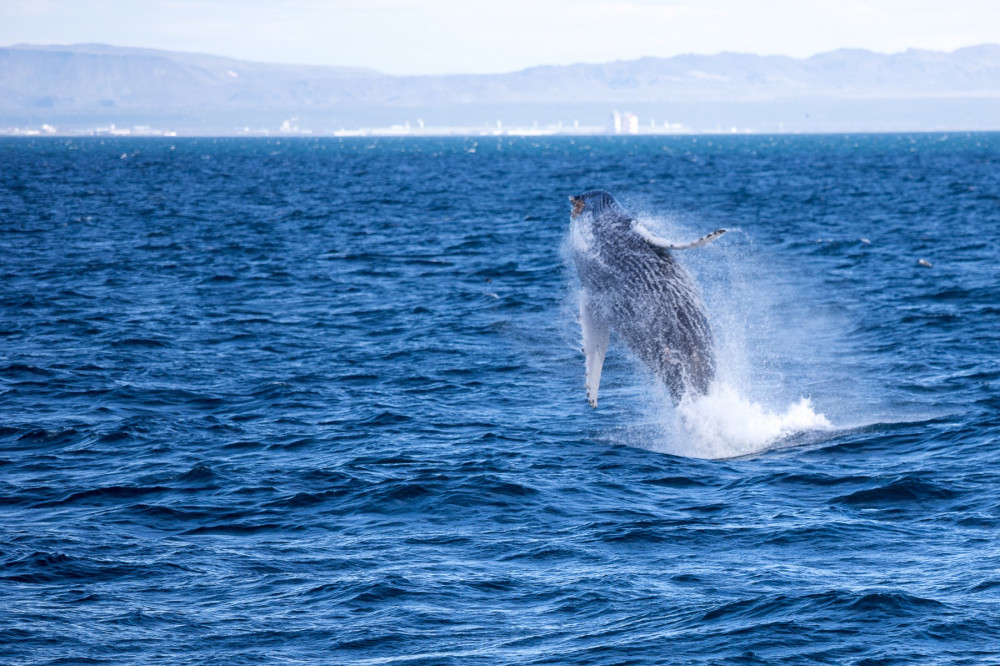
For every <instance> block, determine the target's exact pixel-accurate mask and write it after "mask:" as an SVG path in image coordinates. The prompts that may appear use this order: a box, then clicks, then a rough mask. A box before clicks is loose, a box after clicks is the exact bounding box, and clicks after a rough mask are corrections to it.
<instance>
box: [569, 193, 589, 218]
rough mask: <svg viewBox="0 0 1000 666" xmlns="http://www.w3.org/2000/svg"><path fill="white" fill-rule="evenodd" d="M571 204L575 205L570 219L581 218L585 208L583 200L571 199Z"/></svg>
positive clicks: (578, 198)
mask: <svg viewBox="0 0 1000 666" xmlns="http://www.w3.org/2000/svg"><path fill="white" fill-rule="evenodd" d="M569 202H570V203H571V204H573V210H572V211H570V214H569V219H571V220H575V219H576V218H578V217H580V213H582V212H583V207H584V205H585V204H584V203H583V199H581V198H580V197H570V198H569Z"/></svg>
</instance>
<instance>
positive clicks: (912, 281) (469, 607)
mask: <svg viewBox="0 0 1000 666" xmlns="http://www.w3.org/2000/svg"><path fill="white" fill-rule="evenodd" d="M0 170H2V173H0V177H2V180H0V274H2V290H0V506H2V513H0V516H2V519H0V661H2V662H3V663H9V664H56V663H74V664H75V663H171V664H201V663H291V662H295V663H301V662H310V663H361V664H366V663H367V664H385V663H392V664H496V663H508V664H541V663H579V664H625V663H636V664H638V663H711V664H726V663H733V664H736V663H745V664H750V663H777V662H790V663H836V664H841V663H858V664H897V663H918V664H928V663H947V664H979V663H1000V542H998V530H1000V490H998V488H1000V472H998V469H997V467H998V463H1000V436H998V429H1000V354H998V352H1000V290H998V281H1000V280H998V279H1000V249H998V241H1000V231H998V229H1000V178H998V174H1000V135H998V134H972V135H966V134H925V135H864V136H862V135H849V136H775V137H766V136H724V137H712V136H697V137H647V138H644V137H637V138H613V137H604V138H601V137H587V138H575V139H571V138H548V137H541V138H510V137H497V138H492V137H488V138H478V139H471V138H468V139H466V138H461V139H460V138H454V139H377V140H376V139H349V140H337V139H316V140H306V139H301V140H299V139H296V140H286V139H282V140H277V139H255V140H242V139H215V140H213V139H169V140H168V139H150V140H140V139H133V138H121V139H104V140H101V139H55V138H47V139H8V140H3V141H0ZM594 188H601V189H606V190H609V191H611V192H612V193H614V194H615V195H616V196H617V197H618V198H619V200H621V201H622V202H623V204H624V205H626V206H627V207H628V208H629V209H630V210H632V211H634V212H635V213H636V214H637V215H638V216H639V217H640V218H641V219H642V220H643V221H644V222H645V223H646V224H648V225H649V226H650V227H652V228H654V229H657V230H658V232H659V233H661V234H662V235H664V236H666V237H670V238H675V239H678V240H690V239H692V238H695V237H698V236H700V235H702V234H704V233H705V232H707V231H711V230H713V229H716V228H719V227H726V228H729V229H731V231H730V232H729V233H727V234H726V235H725V236H724V237H723V238H721V239H720V240H718V241H716V242H715V243H713V244H712V245H710V246H708V247H704V248H699V249H695V250H688V251H684V252H678V253H677V256H678V258H679V260H681V261H682V262H683V263H684V264H685V265H686V266H687V267H688V269H689V270H690V271H691V272H692V273H693V275H694V276H695V278H696V280H697V282H698V284H699V285H700V287H701V290H702V294H703V296H704V299H705V301H706V307H707V310H708V313H709V318H710V320H711V322H712V326H713V330H714V333H715V337H716V340H717V343H718V350H719V359H720V377H719V383H718V388H717V391H715V392H713V394H712V395H710V396H709V397H708V398H706V399H704V400H702V401H700V402H698V404H688V405H682V406H681V408H678V409H675V408H674V407H673V406H672V405H671V403H670V400H669V398H668V397H667V396H666V395H665V391H664V390H663V389H662V387H659V386H657V385H656V381H655V380H654V379H653V377H652V375H651V374H649V373H648V371H646V370H645V369H644V368H642V367H640V366H639V365H637V363H636V362H635V361H634V360H633V359H631V358H630V357H629V355H628V353H627V351H626V350H625V349H623V348H622V347H620V346H617V345H616V344H615V343H614V341H612V348H611V350H610V352H609V355H608V361H607V363H606V365H605V370H604V378H603V382H602V388H601V402H600V406H599V408H598V409H596V410H592V409H590V407H589V406H588V404H587V400H586V396H585V394H584V390H583V356H582V354H581V353H580V349H579V331H578V325H577V322H576V315H575V311H576V289H575V282H574V277H573V274H572V270H571V268H570V267H569V264H568V262H567V251H566V242H567V241H566V238H567V231H568V223H569V215H568V214H569V204H568V201H567V197H568V196H569V195H571V194H578V193H580V192H583V191H585V190H589V189H594ZM921 262H923V263H921Z"/></svg>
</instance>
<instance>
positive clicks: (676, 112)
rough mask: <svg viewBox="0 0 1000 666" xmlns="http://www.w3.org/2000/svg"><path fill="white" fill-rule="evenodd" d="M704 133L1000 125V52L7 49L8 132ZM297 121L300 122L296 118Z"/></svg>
mask: <svg viewBox="0 0 1000 666" xmlns="http://www.w3.org/2000/svg"><path fill="white" fill-rule="evenodd" d="M614 110H618V111H622V112H631V113H634V114H636V115H637V116H638V117H639V122H640V127H643V128H645V127H646V126H647V125H648V124H649V122H650V121H652V123H653V124H655V125H657V126H662V124H663V123H664V121H668V122H670V123H674V124H680V125H683V126H684V127H686V128H690V129H692V130H695V131H706V130H712V129H723V130H728V129H730V128H731V127H736V128H739V129H750V130H756V131H771V132H773V131H778V130H784V131H852V130H855V131H856V130H872V131H883V130H887V131H891V130H900V131H908V130H935V129H951V130H962V129H968V130H980V129H1000V46H998V45H983V46H975V47H969V48H963V49H959V50H957V51H954V52H951V53H942V52H936V51H921V50H910V51H906V52H904V53H897V54H889V55H886V54H878V53H872V52H870V51H864V50H855V49H850V50H848V49H844V50H839V51H833V52H830V53H823V54H820V55H816V56H813V57H810V58H804V59H796V58H790V57H785V56H756V55H746V54H738V53H721V54H718V55H708V56H704V55H683V56H676V57H673V58H642V59H640V60H632V61H619V62H613V63H606V64H578V65H569V66H545V67H532V68H529V69H525V70H522V71H519V72H512V73H509V74H491V75H476V74H463V75H449V76H390V75H386V74H381V73H379V72H376V71H373V70H366V69H352V68H340V67H310V66H295V65H274V64H262V63H253V62H245V61H240V60H233V59H229V58H221V57H217V56H210V55H200V54H191V53H177V52H170V51H157V50H150V49H134V48H121V47H114V46H105V45H96V44H82V45H74V46H34V45H26V44H21V45H17V46H12V47H8V48H0V126H5V125H6V126H8V127H14V126H37V125H41V124H42V123H48V124H50V125H53V126H56V127H58V128H60V129H63V128H85V127H87V126H92V125H97V124H109V123H117V124H118V125H119V126H129V125H135V124H142V125H150V126H157V127H170V128H174V129H178V130H179V131H181V132H188V133H220V134H231V133H238V132H240V131H243V130H244V128H246V127H251V128H265V129H271V130H275V131H276V130H277V129H278V128H279V127H280V126H281V125H282V123H283V122H284V121H286V120H287V121H290V122H289V123H288V124H286V125H285V127H286V129H288V128H290V127H296V126H297V127H302V128H304V127H307V126H308V127H310V128H313V129H314V130H315V131H316V132H319V133H325V132H330V131H333V130H335V129H339V128H348V129H351V128H357V127H363V126H369V127H371V126H378V125H383V124H390V123H404V122H410V123H413V124H414V126H416V123H417V121H418V119H420V120H422V121H423V122H424V123H425V124H426V126H464V127H469V128H475V127H486V126H487V125H488V126H490V127H496V123H497V121H498V120H499V121H502V123H503V126H510V125H516V124H522V125H529V126H534V125H536V124H538V125H539V126H545V125H548V124H550V123H556V122H562V123H565V124H566V126H571V125H570V124H571V123H573V122H574V121H576V122H578V123H580V124H582V125H585V126H593V127H605V126H608V125H609V119H610V117H611V112H612V111H614ZM292 123H294V125H293V124H292Z"/></svg>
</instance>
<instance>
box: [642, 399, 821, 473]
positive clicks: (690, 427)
mask: <svg viewBox="0 0 1000 666" xmlns="http://www.w3.org/2000/svg"><path fill="white" fill-rule="evenodd" d="M668 413H669V412H668ZM671 416H672V418H670V417H668V422H666V423H664V424H663V425H664V426H665V429H666V430H667V433H666V434H667V437H666V441H665V442H664V444H663V445H662V446H657V447H656V448H658V449H662V450H664V451H665V452H668V453H673V454H675V455H684V456H688V457H693V458H733V457H736V456H744V455H749V454H753V453H758V452H761V451H765V450H768V449H771V448H776V447H779V446H781V443H782V441H783V440H786V439H787V438H788V437H790V436H791V435H796V434H799V433H802V432H807V431H811V430H827V429H831V428H832V427H833V426H832V424H831V423H830V421H829V420H828V419H827V418H826V416H824V415H823V414H821V413H818V412H816V411H815V409H814V408H813V405H812V401H811V400H810V399H809V398H800V399H799V400H798V401H797V402H794V403H792V404H790V405H788V407H786V408H785V409H784V411H780V410H779V411H771V410H770V409H768V408H766V407H764V406H763V405H761V404H760V403H758V402H754V401H753V400H750V399H748V398H746V397H744V396H742V395H740V393H739V392H738V391H737V390H736V389H735V388H733V387H732V386H730V385H728V384H726V383H723V382H717V383H716V384H715V385H714V386H713V387H712V390H711V391H710V392H709V393H708V395H705V396H699V397H697V398H688V399H685V400H684V401H683V402H681V404H680V405H678V406H677V408H676V409H675V410H672V414H671Z"/></svg>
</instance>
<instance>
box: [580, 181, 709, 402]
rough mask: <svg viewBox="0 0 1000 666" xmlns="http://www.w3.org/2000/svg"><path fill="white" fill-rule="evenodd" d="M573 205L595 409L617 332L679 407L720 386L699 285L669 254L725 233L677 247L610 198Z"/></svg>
mask: <svg viewBox="0 0 1000 666" xmlns="http://www.w3.org/2000/svg"><path fill="white" fill-rule="evenodd" d="M569 199H570V203H571V204H572V207H573V208H572V211H571V213H570V245H571V250H572V256H573V264H574V266H575V267H576V272H577V275H578V276H579V278H580V286H581V292H580V327H581V328H582V331H583V352H584V355H585V357H586V363H585V365H586V388H587V400H588V401H589V402H590V406H591V407H597V389H598V387H599V386H600V383H601V368H602V366H603V365H604V356H605V354H606V353H607V351H608V342H609V340H610V331H611V330H614V331H615V333H616V334H617V336H618V338H619V339H620V340H621V341H622V342H623V343H624V344H625V345H626V346H627V347H628V348H629V349H630V350H631V351H632V352H633V353H634V354H635V355H636V356H638V357H639V359H640V360H641V361H642V362H643V363H645V364H646V365H647V366H649V368H650V369H651V370H652V371H653V372H654V373H655V374H656V375H657V376H658V377H659V378H660V379H661V380H662V381H663V383H664V384H666V386H667V388H668V389H669V391H670V396H671V398H672V399H673V401H674V404H677V403H679V402H680V401H681V399H682V398H683V397H684V396H685V395H687V394H688V393H692V394H697V395H704V394H705V393H707V392H708V388H709V385H710V384H711V383H712V380H713V379H714V378H715V352H714V350H713V345H712V332H711V330H710V329H709V326H708V320H707V318H706V316H705V308H704V305H703V304H702V301H701V298H700V297H699V295H698V291H697V289H696V287H695V284H694V281H693V280H692V279H691V276H690V274H689V273H688V272H687V271H686V270H684V268H683V267H682V266H681V265H680V264H678V263H677V261H676V260H675V259H674V257H673V256H672V255H671V252H670V251H671V250H686V249H689V248H693V247H698V246H700V245H704V244H706V243H710V242H712V241H713V240H715V239H716V238H718V237H719V236H721V235H722V234H724V233H725V232H726V230H725V229H719V230H718V231H713V232H712V233H710V234H708V235H707V236H704V237H702V238H699V239H698V240H696V241H692V242H690V243H671V242H669V241H667V240H665V239H663V238H660V237H658V236H656V235H655V234H653V233H652V232H651V231H650V230H649V229H647V228H646V227H644V226H643V225H642V224H640V223H639V222H638V221H637V220H636V219H635V218H633V217H631V216H630V215H628V213H626V212H625V210H624V209H623V208H622V207H621V205H620V204H619V203H618V202H617V201H615V199H614V197H612V196H611V195H610V194H608V193H607V192H602V191H593V192H586V193H584V194H580V195H578V196H574V197H570V198H569Z"/></svg>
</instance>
